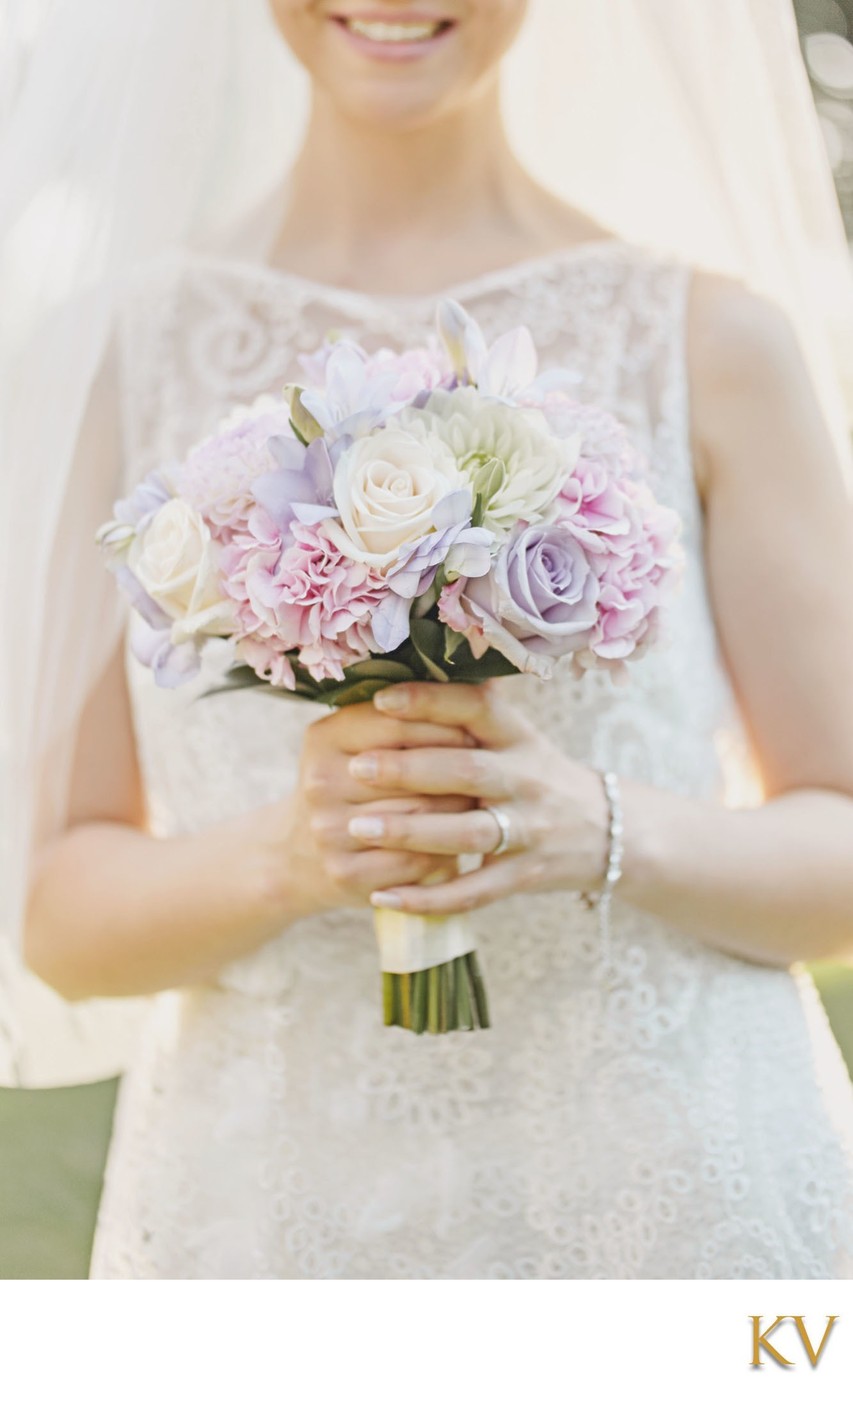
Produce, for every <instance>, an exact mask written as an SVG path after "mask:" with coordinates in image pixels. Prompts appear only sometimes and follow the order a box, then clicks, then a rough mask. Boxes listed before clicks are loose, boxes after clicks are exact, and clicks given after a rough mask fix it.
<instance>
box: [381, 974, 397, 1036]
mask: <svg viewBox="0 0 853 1405" xmlns="http://www.w3.org/2000/svg"><path fill="white" fill-rule="evenodd" d="M382 1015H383V1019H384V1022H385V1024H393V1023H394V976H393V975H392V974H391V972H390V971H383V972H382Z"/></svg>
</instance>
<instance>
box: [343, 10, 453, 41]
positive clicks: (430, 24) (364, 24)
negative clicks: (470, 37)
mask: <svg viewBox="0 0 853 1405" xmlns="http://www.w3.org/2000/svg"><path fill="white" fill-rule="evenodd" d="M335 22H336V23H337V24H339V25H340V26H341V28H342V29H345V30H346V31H347V32H348V33H349V34H353V35H355V36H356V37H357V38H359V39H367V40H368V41H370V42H371V43H373V44H387V45H388V46H389V48H391V47H393V46H394V45H396V44H425V43H428V42H429V41H430V40H431V39H436V38H437V37H438V35H440V34H444V33H445V32H446V31H447V30H448V29H451V28H452V26H453V20H409V21H393V22H392V21H386V20H367V19H357V18H355V17H352V18H349V17H345V16H340V15H336V16H335Z"/></svg>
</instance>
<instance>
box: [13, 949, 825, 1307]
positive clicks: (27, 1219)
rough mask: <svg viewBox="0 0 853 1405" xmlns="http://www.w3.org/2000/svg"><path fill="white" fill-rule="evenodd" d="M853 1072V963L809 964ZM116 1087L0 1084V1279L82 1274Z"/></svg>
mask: <svg viewBox="0 0 853 1405" xmlns="http://www.w3.org/2000/svg"><path fill="white" fill-rule="evenodd" d="M809 969H810V970H811V972H812V974H813V976H814V979H815V983H816V984H817V986H818V989H819V990H820V993H821V997H822V999H823V1002H824V1005H825V1007H826V1011H827V1014H828V1015H829V1019H830V1022H831V1024H832V1027H833V1030H834V1032H835V1037H836V1039H837V1040H838V1043H839V1045H840V1046H841V1050H842V1052H843V1054H844V1057H845V1059H846V1060H847V1066H848V1068H849V1069H850V1070H851V1071H853V968H851V967H847V966H835V965H830V964H827V963H820V964H818V963H815V964H813V965H812V966H810V967H809ZM117 1087H118V1084H117V1082H116V1081H115V1080H110V1081H109V1082H106V1083H89V1084H86V1085H85V1086H84V1087H80V1088H50V1089H45V1090H39V1091H33V1092H30V1091H24V1092H20V1091H17V1090H14V1089H0V1278H16V1279H20V1278H85V1277H86V1276H87V1273H88V1267H89V1253H90V1250H91V1245H92V1234H93V1232H94V1227H95V1214H96V1212H97V1208H98V1198H99V1195H100V1191H101V1176H102V1174H103V1168H104V1160H105V1158H106V1153H107V1144H108V1141H109V1135H110V1127H111V1125H112V1116H113V1105H114V1102H115V1095H116V1089H117Z"/></svg>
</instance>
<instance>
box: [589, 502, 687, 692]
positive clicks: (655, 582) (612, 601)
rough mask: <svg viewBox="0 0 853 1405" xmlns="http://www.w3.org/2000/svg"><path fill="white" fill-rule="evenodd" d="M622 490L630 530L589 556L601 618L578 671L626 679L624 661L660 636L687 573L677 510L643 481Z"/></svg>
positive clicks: (644, 648)
mask: <svg viewBox="0 0 853 1405" xmlns="http://www.w3.org/2000/svg"><path fill="white" fill-rule="evenodd" d="M621 491H622V493H623V494H624V496H625V500H626V504H627V509H628V520H629V522H630V530H629V532H628V533H627V534H626V535H625V536H623V537H620V538H611V539H610V542H609V549H608V550H607V551H606V552H602V553H598V554H596V555H593V556H591V557H590V560H591V564H592V568H593V570H594V571H595V574H596V575H597V577H598V581H599V587H600V594H599V602H598V621H597V624H596V627H595V629H594V631H593V633H592V637H591V638H590V640H589V642H588V644H587V645H586V647H585V648H584V649H582V650H579V651H578V654H577V655H576V657H575V660H574V662H575V665H576V671H577V670H584V669H586V668H591V667H594V666H598V667H602V666H604V667H609V668H610V669H611V671H612V672H614V673H615V674H616V675H617V677H618V678H619V679H620V680H621V681H625V678H626V672H625V666H624V662H623V660H624V659H626V658H627V657H628V656H629V655H630V656H631V657H632V658H634V659H639V658H642V656H643V654H644V653H645V652H646V651H647V649H648V648H649V646H650V644H652V643H653V642H654V641H655V639H656V638H657V637H658V634H659V627H660V618H661V615H660V607H661V604H662V603H663V600H664V596H665V594H668V593H669V592H670V590H671V589H672V588H673V587H674V585H675V584H676V583H677V581H678V579H679V578H680V577H681V575H682V574H683V571H684V565H685V558H684V551H683V548H682V547H681V544H680V542H679V540H678V537H679V533H680V527H681V523H680V518H679V516H678V514H677V513H676V512H675V511H674V510H673V509H672V508H669V507H665V506H664V505H663V504H661V503H658V502H657V501H656V500H655V498H654V496H653V494H652V493H651V490H650V489H649V487H648V485H647V484H646V483H644V482H641V481H637V480H634V479H627V480H626V481H625V482H624V483H623V484H622V485H621Z"/></svg>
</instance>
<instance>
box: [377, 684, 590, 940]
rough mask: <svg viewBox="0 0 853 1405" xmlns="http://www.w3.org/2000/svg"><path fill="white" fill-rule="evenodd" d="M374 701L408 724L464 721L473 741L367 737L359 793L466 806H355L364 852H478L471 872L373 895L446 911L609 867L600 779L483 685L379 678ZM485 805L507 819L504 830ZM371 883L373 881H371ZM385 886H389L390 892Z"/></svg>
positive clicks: (565, 884)
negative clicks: (465, 802)
mask: <svg viewBox="0 0 853 1405" xmlns="http://www.w3.org/2000/svg"><path fill="white" fill-rule="evenodd" d="M374 706H375V708H376V709H377V710H381V711H382V712H384V713H386V715H388V716H389V717H390V716H394V717H395V718H397V719H399V720H400V724H401V725H403V726H411V727H412V729H413V732H414V730H415V729H416V728H422V727H423V726H424V725H425V724H426V723H431V724H433V725H443V726H452V727H459V728H464V729H465V730H466V732H467V733H469V735H470V737H472V738H473V739H474V740H475V741H476V743H477V746H476V748H475V749H471V748H470V747H467V746H466V747H465V748H458V747H455V746H452V745H451V746H443V747H442V748H441V749H438V748H433V747H431V746H430V745H429V743H422V744H419V745H418V746H417V747H416V748H415V749H411V750H409V749H406V750H404V749H401V747H399V746H397V747H396V748H394V749H393V750H385V749H384V748H382V747H381V746H377V745H375V744H374V745H371V746H370V747H369V748H368V749H365V750H364V751H362V752H361V753H360V754H359V755H357V756H353V757H352V758H351V760H350V762H349V770H350V774H351V775H352V776H353V778H355V779H357V780H358V781H359V782H360V783H361V784H362V785H363V786H364V787H365V788H366V789H367V790H368V791H369V790H371V789H373V790H374V792H375V793H376V794H382V795H386V796H396V797H406V796H411V797H414V796H419V797H423V796H424V795H431V796H433V797H435V798H442V797H444V798H449V797H452V796H453V797H455V796H458V795H460V794H462V795H466V796H469V797H470V798H471V800H472V802H473V806H474V808H470V809H466V810H462V809H461V808H460V809H459V811H458V813H455V814H453V815H446V814H445V815H436V814H432V813H429V812H427V811H425V810H419V811H417V812H413V813H410V814H400V813H399V812H397V811H395V809H394V808H393V806H392V805H390V804H388V803H387V802H381V801H380V802H379V803H377V804H376V805H374V806H373V807H372V811H371V813H370V814H367V813H366V811H365V810H364V809H363V810H362V811H361V812H360V813H359V814H358V815H354V816H352V818H351V819H350V822H349V832H350V834H351V835H352V836H353V837H354V838H356V839H358V840H359V841H360V842H361V844H362V845H363V846H364V852H365V854H371V853H374V854H376V853H379V852H381V851H382V850H389V849H390V850H394V851H395V852H399V851H400V850H408V851H410V852H411V853H413V854H423V853H427V852H429V853H431V854H435V853H444V854H447V855H458V854H466V853H482V854H484V855H485V858H484V860H483V863H482V865H481V866H480V867H479V868H478V869H476V870H475V871H474V872H469V873H466V874H464V875H461V876H456V875H452V876H451V879H450V881H447V882H444V883H441V884H440V885H439V884H435V886H432V885H430V886H427V887H424V888H419V887H416V886H414V885H411V884H406V883H400V882H397V883H394V884H385V885H384V888H380V889H379V891H376V892H374V893H373V895H372V898H373V901H374V902H375V903H377V904H378V905H381V906H389V907H390V906H393V907H399V908H402V909H404V910H406V911H408V912H429V913H449V912H462V911H466V910H468V909H470V908H475V907H481V906H483V905H484V904H486V903H489V902H493V901H494V900H495V899H496V898H502V897H505V896H507V895H508V894H510V893H516V892H523V891H533V890H537V889H538V890H542V889H549V888H550V889H553V888H563V889H570V890H581V889H593V888H596V887H600V886H601V884H602V880H603V875H604V869H605V866H606V854H607V804H606V800H605V796H604V792H603V787H602V784H601V778H600V776H598V775H597V774H596V772H595V771H594V770H593V769H592V768H591V767H589V766H585V765H582V764H580V763H579V762H577V761H574V760H573V759H572V758H571V757H570V756H567V755H566V754H565V753H564V752H562V751H560V750H558V749H557V748H556V747H555V746H553V745H552V743H550V742H549V741H548V740H547V739H546V738H545V737H543V736H542V735H541V733H540V732H539V731H537V730H536V728H535V727H533V725H532V724H531V723H530V722H528V721H527V720H526V718H525V717H524V716H523V715H522V714H521V713H520V712H519V711H518V710H517V709H516V708H514V707H511V706H510V705H509V704H507V702H506V700H505V699H504V698H503V697H501V696H500V695H499V694H498V692H497V691H496V690H495V689H494V688H493V687H492V686H491V685H490V684H489V683H484V684H473V685H469V684H460V683H406V684H400V685H395V686H394V687H391V688H385V689H383V690H382V692H380V693H378V694H377V695H376V697H375V698H374ZM492 804H493V805H494V806H495V807H496V808H497V809H499V810H501V811H502V813H503V814H504V816H505V817H506V819H507V821H508V822H509V848H508V849H507V850H505V852H504V853H503V854H502V855H500V856H499V857H490V855H491V851H492V850H493V849H495V848H496V847H497V846H498V844H499V842H500V840H501V837H502V836H501V830H500V827H499V825H498V822H497V820H496V819H495V817H494V815H491V814H489V812H488V810H487V809H486V808H484V807H485V806H487V805H492ZM377 886H379V885H377ZM391 890H393V891H391Z"/></svg>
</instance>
